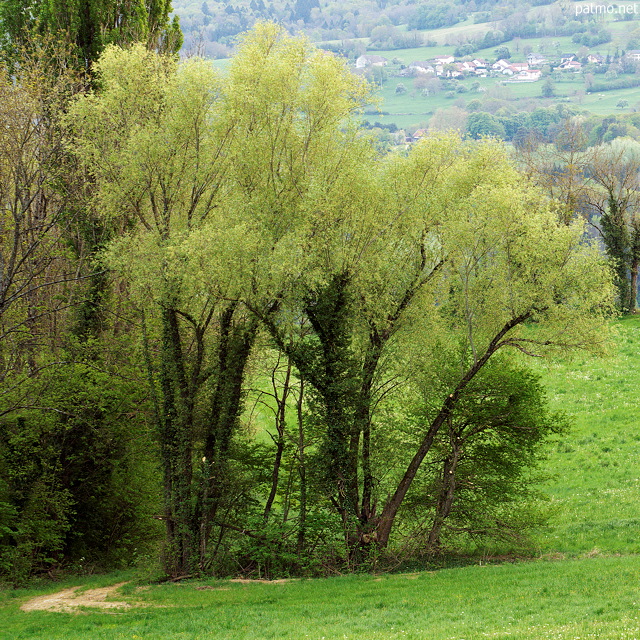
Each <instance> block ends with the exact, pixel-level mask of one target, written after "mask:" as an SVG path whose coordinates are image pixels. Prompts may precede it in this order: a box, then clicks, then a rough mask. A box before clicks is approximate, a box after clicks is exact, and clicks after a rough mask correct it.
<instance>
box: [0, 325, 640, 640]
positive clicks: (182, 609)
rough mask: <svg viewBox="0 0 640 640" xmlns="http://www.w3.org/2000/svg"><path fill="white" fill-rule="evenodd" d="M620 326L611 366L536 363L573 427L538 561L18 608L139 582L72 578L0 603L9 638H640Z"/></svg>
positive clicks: (628, 375)
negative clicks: (79, 588) (104, 606)
mask: <svg viewBox="0 0 640 640" xmlns="http://www.w3.org/2000/svg"><path fill="white" fill-rule="evenodd" d="M616 327H617V331H618V336H617V344H616V346H615V348H614V349H613V350H612V353H611V354H610V356H609V357H608V358H605V359H600V360H594V359H586V358H583V359H581V358H578V359H575V360H573V361H570V362H569V361H563V360H561V359H560V360H558V361H557V362H551V363H547V362H545V363H539V364H538V367H539V369H540V371H541V373H542V375H543V377H544V381H545V384H546V385H547V387H548V389H549V397H550V400H551V402H552V404H553V406H554V407H556V408H559V409H564V410H565V411H567V412H568V413H569V414H570V415H571V416H572V417H573V418H574V428H573V430H572V431H571V432H570V433H569V434H567V435H566V436H565V437H563V438H562V439H561V440H559V441H558V442H557V443H556V444H555V445H554V447H553V450H552V452H551V456H550V459H549V463H548V466H549V470H550V471H551V472H553V473H554V474H555V477H554V478H553V479H552V480H550V481H549V482H548V483H547V484H546V486H545V487H543V489H544V490H545V491H546V492H547V493H548V495H549V496H550V498H551V502H552V504H553V505H554V507H555V515H554V517H553V519H552V521H551V525H550V526H549V527H548V528H547V529H546V530H545V531H541V532H539V536H538V543H539V545H540V559H539V560H535V561H529V562H518V563H511V562H508V563H504V564H499V565H495V564H489V565H487V564H482V563H480V564H478V565H476V566H466V567H459V568H449V569H441V570H438V571H424V572H420V573H412V574H396V575H380V576H371V575H363V576H346V577H336V578H328V579H323V580H292V581H287V582H278V583H275V584H273V583H272V584H265V583H244V584H240V583H235V582H229V581H216V580H206V581H191V582H185V583H179V584H165V585H155V586H137V585H136V583H135V581H134V582H130V583H129V584H128V585H126V586H125V587H123V588H122V589H120V592H119V593H118V594H117V595H114V596H113V597H114V599H116V600H118V601H121V600H125V601H128V602H130V603H132V604H136V603H138V604H140V605H144V606H140V607H134V608H132V609H127V610H120V611H118V612H117V615H113V612H111V613H104V612H99V611H97V610H94V609H91V610H89V609H86V610H85V611H84V613H85V614H86V615H75V614H73V613H49V612H38V611H35V612H29V613H26V612H22V611H20V610H19V605H20V604H21V603H23V602H24V601H26V600H27V599H29V598H30V597H33V596H35V595H38V594H42V593H53V592H54V591H59V590H60V589H62V588H65V587H67V588H68V587H70V586H76V585H83V586H84V587H86V588H93V587H98V586H104V585H106V584H110V583H111V584H113V583H116V582H120V581H123V580H127V579H133V578H134V576H133V574H112V575H111V576H102V577H99V578H86V577H85V578H83V579H80V578H77V579H74V580H69V581H67V582H64V583H61V584H58V585H49V586H47V587H45V588H43V589H40V590H35V589H32V590H19V591H5V592H4V593H3V592H0V640H9V639H11V640H18V639H24V640H27V639H28V640H58V639H60V640H62V639H64V640H81V639H82V640H85V639H86V638H91V639H92V640H94V639H95V640H100V639H105V640H107V639H108V640H112V639H124V638H127V639H133V638H136V639H145V640H161V639H162V640H164V639H167V638H171V639H172V640H173V639H185V640H187V639H188V640H205V639H220V640H223V639H224V640H242V639H247V640H248V639H252V640H253V639H263V638H264V639H266V638H274V639H284V638H290V639H292V640H293V639H296V640H298V639H301V638H314V639H317V640H320V639H321V638H325V639H326V640H329V639H332V640H333V639H335V640H338V639H340V640H343V639H345V638H347V639H353V640H356V639H357V640H362V639H366V640H394V639H399V638H413V639H415V640H424V639H425V638H428V639H429V640H453V639H456V640H471V639H474V640H475V639H480V638H488V637H489V638H509V639H510V640H543V639H544V640H549V639H554V640H561V639H562V640H570V639H571V640H574V639H576V638H580V639H586V638H599V639H601V640H635V639H637V638H640V618H639V613H638V609H639V603H640V600H639V598H640V593H639V592H638V584H639V581H640V555H638V554H639V552H640V535H639V534H640V507H639V506H638V505H640V428H639V426H640V406H639V404H638V399H637V398H638V388H640V318H629V319H625V320H622V321H619V322H617V323H616ZM138 584H142V583H140V582H139V583H138Z"/></svg>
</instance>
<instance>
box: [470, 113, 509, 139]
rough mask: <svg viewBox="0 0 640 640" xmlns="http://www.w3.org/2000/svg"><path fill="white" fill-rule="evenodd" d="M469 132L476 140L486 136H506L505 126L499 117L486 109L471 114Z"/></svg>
mask: <svg viewBox="0 0 640 640" xmlns="http://www.w3.org/2000/svg"><path fill="white" fill-rule="evenodd" d="M467 133H468V134H469V135H470V136H471V137H472V138H475V139H476V140H477V139H479V138H482V137H484V136H494V137H496V138H504V137H505V130H504V126H503V125H502V123H501V122H500V121H499V120H498V118H496V117H495V116H494V115H492V114H490V113H486V112H484V111H481V112H476V113H471V114H469V117H468V119H467Z"/></svg>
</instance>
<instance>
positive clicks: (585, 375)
mask: <svg viewBox="0 0 640 640" xmlns="http://www.w3.org/2000/svg"><path fill="white" fill-rule="evenodd" d="M617 328H618V331H619V335H618V338H617V343H618V344H617V346H616V349H615V351H614V352H613V353H612V354H611V356H610V357H609V358H607V359H603V360H595V361H594V360H587V359H585V360H580V359H577V360H575V361H574V362H558V363H554V364H550V365H549V366H548V367H545V370H544V372H543V373H544V380H545V384H546V386H547V388H548V389H549V398H550V400H551V402H552V405H553V406H554V407H555V408H558V409H563V410H565V411H566V412H568V413H569V414H570V415H571V416H573V417H574V425H575V426H574V428H573V430H572V432H571V433H570V434H569V435H568V436H567V437H566V438H564V439H563V440H562V441H560V442H558V444H557V445H556V447H555V450H554V451H553V453H552V456H551V458H550V460H549V469H550V470H551V471H552V472H553V473H555V474H556V479H555V480H553V481H552V482H550V483H549V484H548V485H547V487H545V489H546V490H547V492H548V493H549V495H550V496H551V498H552V500H553V503H554V504H555V505H557V507H558V511H557V515H556V516H555V517H554V519H553V521H552V525H553V526H552V527H551V528H550V529H549V530H548V531H547V532H544V534H542V535H541V536H540V544H541V546H542V548H543V549H544V550H546V551H548V552H551V551H557V552H561V553H586V552H603V553H639V552H640V403H639V402H638V394H639V392H638V389H640V319H638V318H629V319H626V320H622V321H620V322H619V323H617Z"/></svg>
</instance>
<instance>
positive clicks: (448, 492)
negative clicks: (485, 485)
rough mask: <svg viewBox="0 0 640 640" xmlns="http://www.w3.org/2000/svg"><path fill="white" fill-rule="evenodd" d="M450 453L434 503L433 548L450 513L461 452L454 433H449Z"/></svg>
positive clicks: (431, 537) (431, 542)
mask: <svg viewBox="0 0 640 640" xmlns="http://www.w3.org/2000/svg"><path fill="white" fill-rule="evenodd" d="M451 447H452V450H451V453H450V454H449V455H448V456H447V458H446V460H445V462H444V465H443V468H442V484H441V487H440V494H439V496H438V504H437V505H436V513H435V516H434V518H433V525H432V526H431V531H430V532H429V539H428V543H429V547H430V548H432V549H435V548H437V547H439V546H440V532H441V531H442V526H443V525H444V521H445V520H446V519H447V517H448V516H449V514H450V513H451V507H452V506H453V500H454V497H455V491H456V470H457V466H458V462H459V461H460V455H461V454H462V446H461V442H460V441H459V440H458V439H457V437H456V435H455V434H454V433H451Z"/></svg>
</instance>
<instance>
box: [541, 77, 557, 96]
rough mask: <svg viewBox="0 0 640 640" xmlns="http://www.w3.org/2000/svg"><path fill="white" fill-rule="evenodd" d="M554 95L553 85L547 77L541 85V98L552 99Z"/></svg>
mask: <svg viewBox="0 0 640 640" xmlns="http://www.w3.org/2000/svg"><path fill="white" fill-rule="evenodd" d="M555 95H556V89H555V85H554V84H553V82H552V80H551V78H549V77H547V79H546V80H545V81H544V82H543V83H542V97H543V98H552V97H553V96H555Z"/></svg>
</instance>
